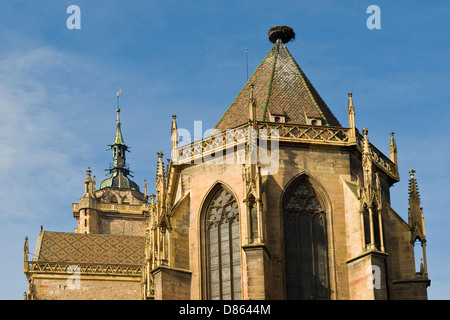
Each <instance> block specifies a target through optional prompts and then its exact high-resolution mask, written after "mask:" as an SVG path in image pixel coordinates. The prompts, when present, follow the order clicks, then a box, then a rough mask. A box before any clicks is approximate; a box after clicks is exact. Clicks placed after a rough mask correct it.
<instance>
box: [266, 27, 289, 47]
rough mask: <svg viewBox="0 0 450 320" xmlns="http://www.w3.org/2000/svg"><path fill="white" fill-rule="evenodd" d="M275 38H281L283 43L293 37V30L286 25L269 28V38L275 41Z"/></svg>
mask: <svg viewBox="0 0 450 320" xmlns="http://www.w3.org/2000/svg"><path fill="white" fill-rule="evenodd" d="M277 39H281V41H282V42H283V43H288V42H289V41H291V40H292V39H295V32H294V30H293V29H292V28H291V27H288V26H276V27H272V28H270V30H269V40H270V42H272V43H275V42H276V41H277Z"/></svg>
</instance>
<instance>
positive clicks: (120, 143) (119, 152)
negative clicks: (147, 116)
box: [100, 91, 139, 191]
mask: <svg viewBox="0 0 450 320" xmlns="http://www.w3.org/2000/svg"><path fill="white" fill-rule="evenodd" d="M120 93H121V91H118V92H117V108H116V113H117V120H116V136H115V138H114V143H113V144H110V145H109V149H108V150H112V151H113V165H112V167H111V168H109V169H107V170H106V171H109V172H108V174H110V175H111V177H110V178H108V179H105V180H103V181H102V183H101V184H100V189H103V188H107V187H112V188H122V189H133V190H136V191H139V186H138V185H137V184H136V183H135V182H134V181H131V180H130V179H129V178H128V176H131V177H132V175H131V171H130V170H129V168H128V166H127V163H126V156H125V153H126V152H127V151H128V152H129V150H128V149H129V148H130V147H129V146H127V145H126V144H125V142H124V140H123V135H122V129H121V123H120V108H119V94H120Z"/></svg>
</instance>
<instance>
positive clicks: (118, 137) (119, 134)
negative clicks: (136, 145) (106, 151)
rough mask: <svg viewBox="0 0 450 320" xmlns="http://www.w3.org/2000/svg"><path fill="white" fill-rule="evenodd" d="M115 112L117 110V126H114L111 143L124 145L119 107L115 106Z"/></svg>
mask: <svg viewBox="0 0 450 320" xmlns="http://www.w3.org/2000/svg"><path fill="white" fill-rule="evenodd" d="M116 112H117V120H116V123H117V127H116V137H115V138H114V143H113V144H123V145H125V142H124V141H123V136H122V129H121V127H120V109H119V108H117V110H116Z"/></svg>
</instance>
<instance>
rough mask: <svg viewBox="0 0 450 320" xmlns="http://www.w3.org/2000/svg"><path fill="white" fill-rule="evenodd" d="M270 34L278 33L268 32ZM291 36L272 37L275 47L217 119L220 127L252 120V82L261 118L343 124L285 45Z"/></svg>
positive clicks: (257, 116) (333, 124)
mask: <svg viewBox="0 0 450 320" xmlns="http://www.w3.org/2000/svg"><path fill="white" fill-rule="evenodd" d="M270 37H272V38H274V37H276V35H274V33H272V34H270V33H269V38H270ZM289 39H290V38H289ZM289 39H287V41H286V39H282V38H281V37H279V38H278V39H276V40H274V39H271V41H272V40H273V42H274V45H273V47H272V49H271V50H270V51H269V53H268V54H267V55H266V57H265V58H264V59H263V61H262V62H261V64H260V65H259V66H258V68H257V69H256V70H255V72H254V73H253V75H252V76H251V77H250V79H249V80H248V81H247V83H246V84H245V86H244V88H243V89H242V90H241V92H240V93H239V94H238V96H237V97H236V99H235V100H234V101H233V103H232V104H231V106H230V107H229V108H228V110H227V111H226V112H225V114H224V115H223V117H222V119H220V121H219V122H218V123H217V125H216V128H217V129H220V130H225V129H230V128H235V127H237V126H240V125H242V124H244V123H246V122H247V121H248V120H249V107H248V106H249V98H250V91H251V87H252V85H253V86H254V89H253V90H254V91H253V95H254V98H255V99H256V106H257V108H256V118H257V120H258V121H270V115H272V116H280V115H281V116H284V117H285V122H286V123H292V124H308V123H307V121H306V120H307V117H308V118H311V119H313V118H314V119H317V118H320V119H322V125H324V126H341V125H340V123H339V121H338V120H337V119H336V117H335V116H334V115H333V113H332V112H331V110H330V109H329V108H328V106H327V105H326V104H325V102H324V101H323V100H322V98H321V97H320V95H319V94H318V93H317V91H316V89H315V88H314V87H313V85H312V84H311V82H310V81H309V79H308V78H307V77H306V75H305V74H304V72H303V71H302V69H301V68H300V67H299V65H298V64H297V62H296V61H295V60H294V58H293V57H292V55H291V54H290V52H289V50H288V49H287V47H286V46H285V44H284V43H285V42H288V41H289Z"/></svg>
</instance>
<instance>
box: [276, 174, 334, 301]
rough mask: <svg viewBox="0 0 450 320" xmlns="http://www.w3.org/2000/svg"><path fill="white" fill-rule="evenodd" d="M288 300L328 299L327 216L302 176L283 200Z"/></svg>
mask: <svg viewBox="0 0 450 320" xmlns="http://www.w3.org/2000/svg"><path fill="white" fill-rule="evenodd" d="M283 218H284V243H285V264H286V268H285V270H286V293H287V299H293V300H297V299H329V280H328V254H327V247H328V246H327V232H326V215H325V211H324V208H323V205H322V204H321V203H320V201H319V198H318V197H317V194H316V192H315V190H314V189H313V188H312V186H311V184H310V183H309V181H308V179H307V178H305V177H302V178H301V179H299V180H298V181H297V182H296V183H294V184H293V185H291V187H289V189H288V190H287V192H286V193H285V195H284V197H283Z"/></svg>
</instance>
